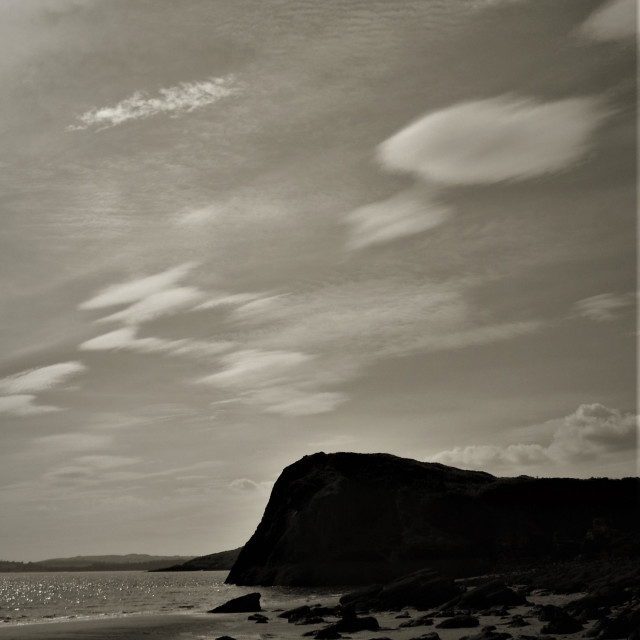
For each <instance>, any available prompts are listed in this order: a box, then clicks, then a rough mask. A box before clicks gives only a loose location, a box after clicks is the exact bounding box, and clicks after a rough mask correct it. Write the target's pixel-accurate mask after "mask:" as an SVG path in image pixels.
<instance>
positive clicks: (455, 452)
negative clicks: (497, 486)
mask: <svg viewBox="0 0 640 640" xmlns="http://www.w3.org/2000/svg"><path fill="white" fill-rule="evenodd" d="M551 424H552V425H553V426H554V427H555V430H554V433H553V436H552V438H551V441H550V442H547V443H546V444H538V443H530V444H511V445H508V446H499V445H491V444H490V445H470V446H467V447H455V448H454V449H449V450H447V451H442V452H440V453H438V454H436V455H434V456H431V457H429V458H427V461H428V462H441V463H443V464H448V465H453V466H459V467H463V468H471V469H483V470H490V469H493V470H497V471H500V470H506V469H508V470H510V471H511V472H512V473H527V472H528V470H530V469H533V468H535V469H537V470H543V471H544V470H545V469H553V468H556V469H557V468H561V467H563V465H566V464H567V463H573V464H590V463H592V462H593V460H596V459H602V458H603V457H604V456H607V455H615V454H618V453H620V452H633V451H635V449H636V447H637V439H638V417H637V416H635V415H633V414H630V413H622V412H621V411H619V410H618V409H610V408H609V407H606V406H604V405H602V404H599V403H594V404H583V405H580V407H578V409H577V410H576V411H575V412H574V413H572V414H570V415H568V416H566V417H565V418H562V419H561V420H557V421H552V423H551Z"/></svg>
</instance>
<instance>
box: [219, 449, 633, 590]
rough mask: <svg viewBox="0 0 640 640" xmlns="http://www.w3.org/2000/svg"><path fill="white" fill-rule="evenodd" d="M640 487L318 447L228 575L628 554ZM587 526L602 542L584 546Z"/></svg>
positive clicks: (284, 580)
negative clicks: (500, 473)
mask: <svg viewBox="0 0 640 640" xmlns="http://www.w3.org/2000/svg"><path fill="white" fill-rule="evenodd" d="M639 491H640V479H638V478H625V479H620V480H610V479H606V478H595V479H590V480H575V479H569V478H540V479H536V478H531V477H527V476H521V477H518V478H496V477H494V476H492V475H490V474H487V473H483V472H477V471H463V470H460V469H456V468H454V467H448V466H445V465H442V464H436V463H426V462H418V461H416V460H410V459H403V458H398V457H396V456H392V455H388V454H357V453H335V454H324V453H317V454H314V455H311V456H305V457H304V458H302V459H301V460H299V461H298V462H296V463H294V464H292V465H291V466H289V467H287V468H286V469H284V471H283V472H282V474H281V475H280V478H279V479H278V481H277V482H276V484H275V486H274V488H273V490H272V493H271V497H270V499H269V503H268V505H267V508H266V510H265V512H264V515H263V518H262V521H261V522H260V524H259V525H258V528H257V530H256V532H255V533H254V535H253V536H252V537H251V539H250V540H249V541H248V542H247V544H246V545H245V546H244V548H243V549H242V551H241V552H240V554H239V556H238V559H237V560H236V562H235V564H234V565H233V567H232V569H231V571H230V573H229V575H228V577H227V582H228V583H231V584H238V585H293V586H316V585H357V584H372V583H374V584H375V583H377V584H386V583H389V582H390V581H392V580H394V579H396V578H399V577H400V576H403V575H406V574H409V573H412V572H415V571H417V570H421V569H424V568H426V567H430V568H434V569H436V570H438V571H440V572H441V573H445V574H447V575H449V576H465V575H466V576H469V575H477V574H478V573H481V572H484V571H491V572H493V571H495V568H496V566H497V565H498V564H499V563H502V564H509V565H510V566H519V565H522V566H524V565H525V564H527V563H529V564H530V563H531V562H537V561H547V560H550V559H552V560H554V561H556V560H566V559H571V558H574V557H577V556H580V557H586V556H589V557H594V554H595V556H597V554H598V553H599V549H600V548H602V549H604V550H605V551H606V553H607V554H611V553H615V549H616V548H620V549H623V550H624V551H623V553H624V554H628V553H629V552H630V551H631V552H633V553H637V551H638V540H640V535H638V534H639V533H640V510H637V509H635V508H634V507H633V505H635V504H636V503H637V496H638V492H639ZM594 523H597V525H598V531H599V532H600V534H599V535H600V536H602V535H606V536H608V538H607V543H606V545H605V546H602V547H598V546H594V545H591V544H587V543H588V541H589V540H590V537H589V535H588V534H589V531H591V530H592V529H593V528H594V526H595V524H594ZM602 532H604V533H602ZM453 595H455V594H452V596H450V597H453Z"/></svg>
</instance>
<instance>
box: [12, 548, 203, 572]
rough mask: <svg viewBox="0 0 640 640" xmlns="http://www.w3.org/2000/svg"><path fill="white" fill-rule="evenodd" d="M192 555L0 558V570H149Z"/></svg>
mask: <svg viewBox="0 0 640 640" xmlns="http://www.w3.org/2000/svg"><path fill="white" fill-rule="evenodd" d="M191 559H193V556H151V555H147V554H144V553H131V554H127V555H123V556H118V555H106V556H75V557H73V558H51V559H49V560H40V561H38V562H11V561H7V560H0V572H2V573H7V572H11V573H17V572H38V571H50V572H55V571H151V570H153V569H159V568H161V567H166V566H167V565H170V564H173V563H183V562H186V561H188V560H191Z"/></svg>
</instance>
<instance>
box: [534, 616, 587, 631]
mask: <svg viewBox="0 0 640 640" xmlns="http://www.w3.org/2000/svg"><path fill="white" fill-rule="evenodd" d="M540 631H541V632H542V633H560V634H563V635H564V634H565V633H577V632H578V631H582V625H581V624H580V623H579V622H578V621H577V620H576V619H575V618H572V617H571V616H569V615H566V614H565V615H564V616H563V617H559V618H555V619H553V620H551V621H550V622H547V624H545V625H544V627H542V629H541V630H540Z"/></svg>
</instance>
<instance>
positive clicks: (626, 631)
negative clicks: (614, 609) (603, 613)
mask: <svg viewBox="0 0 640 640" xmlns="http://www.w3.org/2000/svg"><path fill="white" fill-rule="evenodd" d="M639 633H640V608H631V607H628V608H626V609H623V610H622V611H621V612H619V613H618V614H617V615H616V616H612V617H609V618H603V619H602V620H599V621H598V622H597V623H596V624H595V625H594V626H593V628H592V629H591V630H590V631H589V632H588V634H587V635H588V636H589V637H595V638H598V640H618V639H619V638H629V637H631V636H632V635H633V634H636V635H638V634H639Z"/></svg>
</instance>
